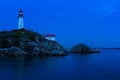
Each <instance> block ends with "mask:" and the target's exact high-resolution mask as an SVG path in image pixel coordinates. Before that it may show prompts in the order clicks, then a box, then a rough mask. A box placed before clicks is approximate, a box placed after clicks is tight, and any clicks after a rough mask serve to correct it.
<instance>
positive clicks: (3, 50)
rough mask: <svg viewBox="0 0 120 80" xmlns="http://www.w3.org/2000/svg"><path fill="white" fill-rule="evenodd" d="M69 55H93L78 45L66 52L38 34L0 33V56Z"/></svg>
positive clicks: (20, 32)
mask: <svg viewBox="0 0 120 80" xmlns="http://www.w3.org/2000/svg"><path fill="white" fill-rule="evenodd" d="M68 52H70V53H84V54H85V53H94V52H97V51H92V49H91V48H90V47H88V46H87V45H85V44H78V45H75V46H74V47H72V48H71V50H70V51H67V50H66V49H65V48H64V47H63V46H62V45H60V44H59V43H57V42H56V41H50V40H47V39H45V37H44V36H42V35H41V34H39V33H36V32H33V31H30V30H25V29H19V30H11V31H2V32H0V56H3V57H14V56H15V57H17V56H65V55H67V54H68Z"/></svg>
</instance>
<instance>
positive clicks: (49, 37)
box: [44, 34, 55, 41]
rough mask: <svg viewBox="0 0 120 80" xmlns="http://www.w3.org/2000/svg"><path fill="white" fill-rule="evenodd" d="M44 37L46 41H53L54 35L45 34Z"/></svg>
mask: <svg viewBox="0 0 120 80" xmlns="http://www.w3.org/2000/svg"><path fill="white" fill-rule="evenodd" d="M44 36H45V38H46V39H47V40H51V41H55V35H54V34H45V35H44Z"/></svg>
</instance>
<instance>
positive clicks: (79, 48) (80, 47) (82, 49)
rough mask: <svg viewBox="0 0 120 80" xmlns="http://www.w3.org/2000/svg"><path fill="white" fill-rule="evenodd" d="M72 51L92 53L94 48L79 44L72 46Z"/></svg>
mask: <svg viewBox="0 0 120 80" xmlns="http://www.w3.org/2000/svg"><path fill="white" fill-rule="evenodd" d="M70 52H71V53H92V52H93V51H92V49H91V48H90V47H89V46H87V45H85V44H78V45H75V46H74V47H72V48H71V50H70Z"/></svg>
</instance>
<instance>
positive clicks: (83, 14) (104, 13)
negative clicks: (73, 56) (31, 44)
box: [0, 0, 120, 48]
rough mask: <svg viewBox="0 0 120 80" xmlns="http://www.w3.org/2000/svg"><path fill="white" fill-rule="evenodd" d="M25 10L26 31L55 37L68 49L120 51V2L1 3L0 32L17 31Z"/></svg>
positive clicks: (6, 0) (16, 0)
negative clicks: (81, 46)
mask: <svg viewBox="0 0 120 80" xmlns="http://www.w3.org/2000/svg"><path fill="white" fill-rule="evenodd" d="M19 9H23V12H24V23H25V28H27V29H32V30H33V31H37V32H39V33H43V30H42V29H43V26H44V28H45V31H44V33H54V34H56V36H57V37H56V40H57V41H58V42H59V43H61V44H62V45H63V46H65V47H66V48H70V47H72V46H73V45H75V44H77V43H85V44H87V45H89V46H91V47H120V0H1V2H0V31H3V30H11V29H16V28H17V25H18V19H17V16H18V11H19Z"/></svg>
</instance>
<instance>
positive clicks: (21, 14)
mask: <svg viewBox="0 0 120 80" xmlns="http://www.w3.org/2000/svg"><path fill="white" fill-rule="evenodd" d="M18 17H23V11H22V9H20V10H19V16H18Z"/></svg>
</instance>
